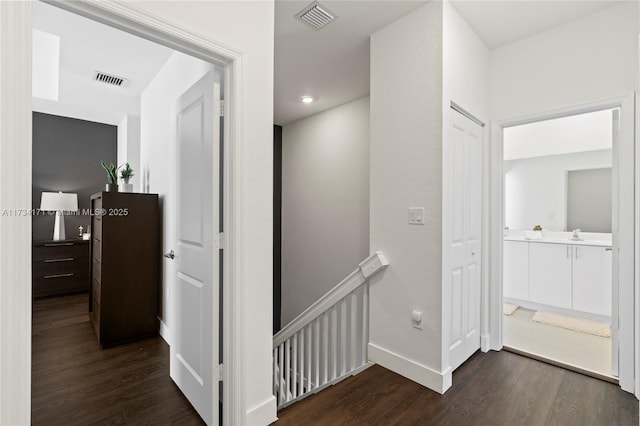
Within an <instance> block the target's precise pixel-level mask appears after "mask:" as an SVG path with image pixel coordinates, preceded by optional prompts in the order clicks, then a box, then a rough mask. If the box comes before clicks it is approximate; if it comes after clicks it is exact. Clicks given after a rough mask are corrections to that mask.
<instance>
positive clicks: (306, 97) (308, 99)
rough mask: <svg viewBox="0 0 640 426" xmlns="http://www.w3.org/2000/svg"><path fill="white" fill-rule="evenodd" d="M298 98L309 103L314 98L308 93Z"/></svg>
mask: <svg viewBox="0 0 640 426" xmlns="http://www.w3.org/2000/svg"><path fill="white" fill-rule="evenodd" d="M300 99H301V100H302V102H304V103H305V104H310V103H311V102H313V101H314V100H315V99H313V96H308V95H305V96H303V97H301V98H300Z"/></svg>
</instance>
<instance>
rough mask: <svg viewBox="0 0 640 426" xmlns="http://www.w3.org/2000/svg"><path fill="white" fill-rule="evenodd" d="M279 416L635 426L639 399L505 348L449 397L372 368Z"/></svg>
mask: <svg viewBox="0 0 640 426" xmlns="http://www.w3.org/2000/svg"><path fill="white" fill-rule="evenodd" d="M278 417H279V420H278V421H277V422H275V423H274V425H276V426H287V425H296V426H303V425H314V426H315V425H318V426H323V425H331V426H335V425H385V426H386V425H403V426H409V425H429V426H431V425H483V426H499V425H509V426H513V425H518V426H520V425H523V426H524V425H535V426H538V425H562V426H570V425H580V426H592V425H593V426H595V425H603V426H609V425H625V426H633V425H637V424H638V401H637V400H636V398H635V397H634V396H633V395H631V394H629V393H626V392H623V391H622V390H621V389H620V388H619V387H617V386H616V385H613V384H611V383H607V382H604V381H600V380H598V379H593V378H590V377H586V376H583V375H581V374H578V373H574V372H571V371H567V370H564V369H562V368H559V367H555V366H552V365H548V364H544V363H542V362H539V361H535V360H532V359H529V358H525V357H522V356H520V355H516V354H512V353H508V352H504V351H501V352H489V353H487V354H483V353H477V354H475V355H474V356H473V357H472V358H471V359H470V360H469V361H467V362H466V363H465V364H463V365H462V366H461V367H460V368H459V369H458V370H457V371H456V372H454V374H453V386H452V387H451V389H449V391H447V392H446V393H445V394H444V395H439V394H437V393H436V392H433V391H430V390H428V389H426V388H424V387H422V386H420V385H418V384H416V383H414V382H412V381H410V380H407V379H405V378H404V377H402V376H399V375H397V374H395V373H393V372H391V371H389V370H386V369H384V368H382V367H380V366H378V365H374V366H373V367H371V368H369V369H367V370H365V371H364V372H362V373H360V374H359V375H357V376H355V377H352V378H349V379H347V380H344V381H343V382H340V383H338V384H337V385H335V386H332V387H330V388H328V389H327V390H324V391H322V392H319V393H318V394H316V395H313V396H310V397H309V398H307V399H305V400H303V401H301V402H298V403H296V404H293V405H292V406H290V407H287V408H285V409H284V410H281V411H280V412H278Z"/></svg>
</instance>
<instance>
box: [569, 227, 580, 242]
mask: <svg viewBox="0 0 640 426" xmlns="http://www.w3.org/2000/svg"><path fill="white" fill-rule="evenodd" d="M580 231H581V229H574V230H573V235H572V236H571V239H572V240H573V241H582V238H580Z"/></svg>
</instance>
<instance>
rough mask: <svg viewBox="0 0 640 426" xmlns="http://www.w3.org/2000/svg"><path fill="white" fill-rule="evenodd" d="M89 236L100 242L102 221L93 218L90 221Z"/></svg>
mask: <svg viewBox="0 0 640 426" xmlns="http://www.w3.org/2000/svg"><path fill="white" fill-rule="evenodd" d="M91 236H92V237H93V238H95V239H97V240H98V241H100V240H102V219H101V218H100V216H94V217H93V219H92V220H91Z"/></svg>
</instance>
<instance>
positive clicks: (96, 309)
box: [89, 297, 100, 343]
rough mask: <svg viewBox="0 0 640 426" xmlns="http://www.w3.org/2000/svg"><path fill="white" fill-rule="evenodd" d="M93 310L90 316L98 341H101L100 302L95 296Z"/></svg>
mask: <svg viewBox="0 0 640 426" xmlns="http://www.w3.org/2000/svg"><path fill="white" fill-rule="evenodd" d="M91 306H92V309H91V312H89V318H90V319H91V325H93V331H94V332H95V333H96V337H97V338H98V343H100V303H98V301H97V300H96V298H95V297H94V298H93V303H92V305H91Z"/></svg>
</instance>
